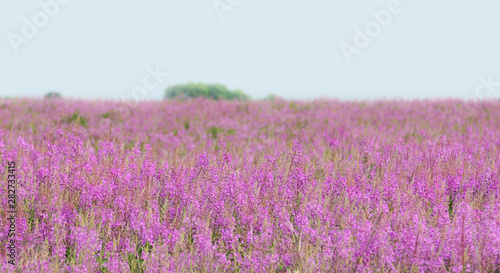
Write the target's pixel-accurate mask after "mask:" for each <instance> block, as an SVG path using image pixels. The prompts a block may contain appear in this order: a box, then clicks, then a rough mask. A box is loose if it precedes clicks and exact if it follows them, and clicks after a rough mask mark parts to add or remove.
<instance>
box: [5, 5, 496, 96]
mask: <svg viewBox="0 0 500 273" xmlns="http://www.w3.org/2000/svg"><path fill="white" fill-rule="evenodd" d="M499 11H500V2H499V1H494V0H484V1H451V0H442V1H429V0H413V1H410V0H401V1H378V0H377V1H373V0H370V1H368V0H363V1H361V0H358V1H331V0H312V1H284V0H275V1H263V0H187V1H168V0H163V1H159V0H143V1H123V0H122V1H118V0H107V1H97V0H86V1H79V0H59V1H58V0H40V1H14V0H0V18H2V20H1V21H0V34H1V38H0V97H16V96H23V97H24V96H30V97H43V96H44V95H46V94H47V93H48V92H49V91H56V92H58V93H60V94H61V95H62V96H63V97H72V98H92V99H98V98H107V99H122V98H124V97H129V98H130V97H131V98H136V99H137V98H138V99H147V100H159V99H162V98H164V97H165V96H166V94H165V90H166V89H167V88H168V87H171V86H174V85H178V84H185V83H189V82H202V83H207V84H222V85H225V86H227V88H228V89H231V90H241V91H242V92H244V93H246V94H248V95H249V96H250V97H251V98H255V99H259V98H265V97H266V96H268V95H269V94H274V95H276V96H280V97H283V98H287V99H313V98H322V97H330V98H339V99H348V100H352V99H363V100H365V99H381V98H408V99H411V98H420V99H423V98H448V97H454V98H463V99H470V98H487V97H494V98H498V97H500V62H499V61H500V50H499V48H500V32H499V31H498V26H500V16H498V13H499Z"/></svg>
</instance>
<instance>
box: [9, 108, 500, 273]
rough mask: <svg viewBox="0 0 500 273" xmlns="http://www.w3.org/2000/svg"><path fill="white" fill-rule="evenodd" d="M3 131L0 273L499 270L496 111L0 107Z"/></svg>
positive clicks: (499, 181)
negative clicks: (11, 253) (10, 237)
mask: <svg viewBox="0 0 500 273" xmlns="http://www.w3.org/2000/svg"><path fill="white" fill-rule="evenodd" d="M0 117H1V119H0V158H1V160H2V165H1V166H3V167H1V168H0V175H1V176H2V180H1V182H0V184H1V185H0V226H1V227H2V228H1V229H0V242H1V243H0V244H1V248H0V271H1V272H15V270H16V267H17V269H18V270H21V271H22V272H192V271H195V272H198V271H201V272H294V271H299V272H339V271H349V272H373V271H378V272H382V271H384V272H386V271H393V272H410V271H411V272H413V271H426V272H463V271H467V272H469V271H476V272H494V271H495V270H497V271H498V270H500V127H499V126H498V124H499V122H500V102H495V101H484V102H466V101H459V100H442V101H375V102H342V101H333V100H332V101H329V100H318V101H312V102H300V101H283V100H276V101H274V102H268V101H260V102H237V101H210V100H187V101H183V102H181V101H165V102H141V103H139V105H137V106H136V107H134V108H133V109H129V108H124V107H120V103H119V102H113V101H79V100H33V99H15V100H8V99H4V100H0ZM9 161H15V162H16V164H17V166H18V167H17V168H18V174H17V176H18V188H17V190H16V191H17V199H18V200H17V210H18V219H17V220H18V222H17V223H18V227H17V229H18V230H17V233H16V236H17V238H16V241H17V242H18V249H19V252H20V256H19V258H18V260H17V265H16V267H12V266H11V265H10V264H8V263H7V257H6V255H5V251H6V242H7V233H6V231H7V230H8V221H7V217H8V216H7V213H6V209H5V208H7V182H6V179H4V178H5V177H6V175H7V167H5V166H7V164H6V162H9Z"/></svg>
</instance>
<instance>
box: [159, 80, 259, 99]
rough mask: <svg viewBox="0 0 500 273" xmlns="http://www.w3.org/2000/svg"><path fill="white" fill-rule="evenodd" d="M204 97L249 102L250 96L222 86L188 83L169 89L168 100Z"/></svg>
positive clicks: (166, 95) (167, 91)
mask: <svg viewBox="0 0 500 273" xmlns="http://www.w3.org/2000/svg"><path fill="white" fill-rule="evenodd" d="M197 97H203V98H208V99H213V100H249V99H250V96H249V95H247V94H245V93H243V91H241V90H239V89H237V90H229V89H227V87H226V86H224V85H222V84H204V83H201V82H198V83H193V82H190V83H187V84H178V85H174V86H171V87H169V88H167V90H166V92H165V98H166V99H174V98H197Z"/></svg>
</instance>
